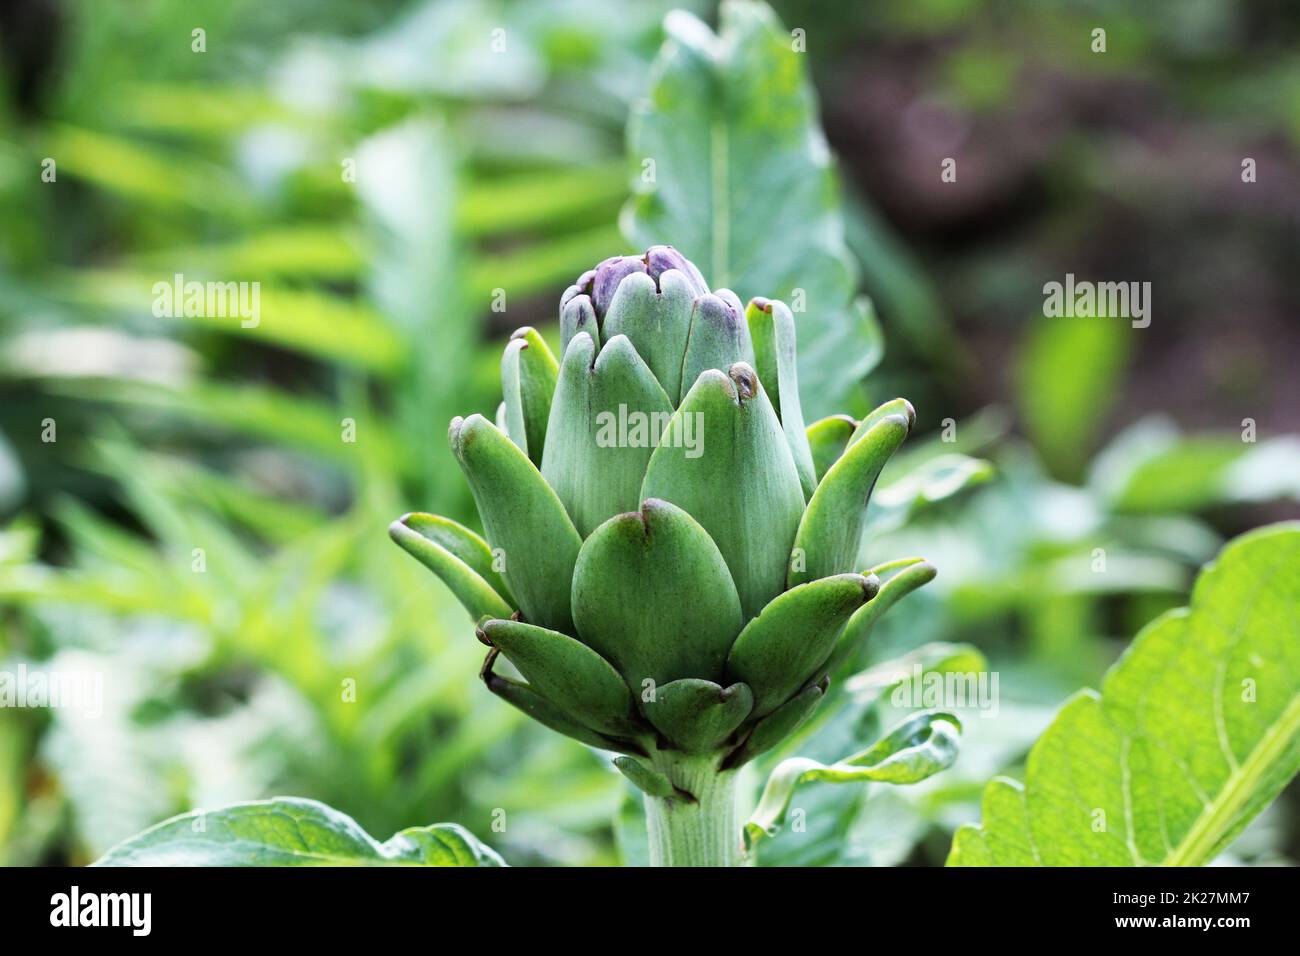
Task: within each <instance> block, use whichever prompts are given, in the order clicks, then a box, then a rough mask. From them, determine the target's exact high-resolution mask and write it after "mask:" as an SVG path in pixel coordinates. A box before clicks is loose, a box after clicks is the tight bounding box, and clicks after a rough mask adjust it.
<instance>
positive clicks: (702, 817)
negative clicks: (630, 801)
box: [645, 758, 743, 866]
mask: <svg viewBox="0 0 1300 956" xmlns="http://www.w3.org/2000/svg"><path fill="white" fill-rule="evenodd" d="M660 769H661V770H662V771H663V772H664V773H665V774H667V775H668V778H669V779H670V780H671V781H672V782H673V786H675V787H676V788H677V789H678V790H679V791H684V793H683V794H682V795H679V796H674V797H667V798H664V797H651V796H646V798H645V812H646V827H647V829H648V830H649V834H650V865H651V866H740V865H741V864H742V862H743V860H742V858H741V852H740V829H739V827H738V826H737V823H736V772H735V771H730V772H725V773H719V772H718V771H717V769H716V767H715V764H714V762H713V761H712V760H708V759H702V758H685V759H679V760H676V761H673V762H672V763H670V764H668V765H666V766H665V765H661V767H660ZM685 794H690V795H691V797H694V799H693V800H692V799H690V798H689V797H687V796H685Z"/></svg>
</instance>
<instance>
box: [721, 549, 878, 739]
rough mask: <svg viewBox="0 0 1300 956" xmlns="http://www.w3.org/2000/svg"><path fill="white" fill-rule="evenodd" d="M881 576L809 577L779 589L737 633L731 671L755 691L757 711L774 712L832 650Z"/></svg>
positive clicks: (730, 658)
mask: <svg viewBox="0 0 1300 956" xmlns="http://www.w3.org/2000/svg"><path fill="white" fill-rule="evenodd" d="M879 586H880V582H879V581H878V580H876V579H875V578H874V577H872V578H866V577H863V576H862V575H860V574H838V575H835V576H834V577H829V578H822V579H821V580H818V581H810V582H808V583H807V584H801V585H799V586H798V587H795V588H791V589H790V590H789V591H786V592H785V593H784V594H781V595H778V596H777V597H776V598H774V599H773V600H772V603H771V604H769V605H768V606H767V607H765V608H763V610H762V612H760V613H759V615H758V616H757V617H755V618H754V619H753V620H752V621H750V622H749V623H748V624H746V625H745V629H744V630H743V631H741V632H740V636H739V637H737V638H736V643H735V645H734V646H733V647H732V648H731V653H730V655H729V656H728V657H727V676H728V677H729V678H730V679H732V680H738V681H744V682H745V683H746V684H748V685H749V686H750V688H752V689H753V691H754V716H756V717H763V716H765V715H767V714H770V713H771V712H772V711H774V710H775V709H776V708H777V707H779V706H780V705H781V704H784V703H785V702H786V700H787V699H788V698H789V697H790V696H791V695H792V694H793V693H794V692H795V691H797V690H798V689H799V688H800V687H801V686H802V685H803V684H804V682H805V681H807V680H808V679H809V678H811V677H812V676H813V675H814V674H815V673H816V672H817V670H818V668H820V667H821V666H822V665H823V664H824V663H825V662H826V658H827V657H829V656H830V653H831V649H832V648H833V647H834V646H835V638H836V635H838V634H839V632H840V629H841V628H843V627H844V622H845V621H847V620H848V619H849V616H850V615H852V614H853V612H854V611H856V610H858V608H860V607H862V606H863V604H865V603H866V602H868V601H870V600H871V598H872V597H873V596H874V595H875V593H876V591H877V589H878V588H879Z"/></svg>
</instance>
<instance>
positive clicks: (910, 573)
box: [826, 558, 939, 673]
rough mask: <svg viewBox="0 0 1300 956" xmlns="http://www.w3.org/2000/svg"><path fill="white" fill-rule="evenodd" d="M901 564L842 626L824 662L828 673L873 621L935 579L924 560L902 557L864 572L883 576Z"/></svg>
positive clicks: (935, 571) (860, 641)
mask: <svg viewBox="0 0 1300 956" xmlns="http://www.w3.org/2000/svg"><path fill="white" fill-rule="evenodd" d="M900 565H901V566H902V569H901V570H897V571H896V572H895V573H894V574H892V575H891V576H890V577H889V578H888V579H887V580H886V581H885V583H884V584H882V585H881V586H880V591H879V593H877V594H876V596H875V597H874V598H872V599H871V600H870V601H868V602H867V603H866V604H865V605H863V607H862V609H861V610H860V611H858V612H857V613H856V614H854V615H853V616H852V617H851V618H849V622H848V623H847V624H845V625H844V630H843V631H842V632H841V633H840V636H839V639H838V640H837V641H836V642H835V649H834V651H832V652H831V655H830V659H829V660H828V661H827V662H826V671H827V673H829V672H830V671H833V670H834V669H835V668H836V666H838V665H839V663H840V661H842V660H844V659H845V658H846V657H848V655H849V654H850V653H851V652H852V651H853V649H854V648H855V647H857V646H858V645H860V644H861V643H862V642H863V641H865V640H866V639H867V636H868V635H869V634H870V633H871V629H872V628H873V627H875V626H876V622H877V621H879V620H880V619H881V618H882V617H884V615H885V613H886V612H887V611H888V610H889V609H890V608H891V607H893V606H894V605H895V604H897V603H898V602H899V601H901V600H902V599H903V598H905V597H907V595H909V594H911V593H912V592H913V591H915V590H916V589H917V588H919V587H922V586H923V585H926V584H929V583H930V582H931V581H933V580H934V578H935V575H936V574H938V573H939V572H938V571H937V570H936V569H935V566H934V565H933V564H931V563H930V562H929V561H926V560H925V559H924V558H904V559H902V560H901V561H892V562H890V563H889V564H888V565H881V566H880V567H878V568H873V569H872V570H871V571H868V572H867V573H868V574H877V575H884V574H885V573H886V572H887V571H888V570H891V569H896V568H898V567H899V566H900Z"/></svg>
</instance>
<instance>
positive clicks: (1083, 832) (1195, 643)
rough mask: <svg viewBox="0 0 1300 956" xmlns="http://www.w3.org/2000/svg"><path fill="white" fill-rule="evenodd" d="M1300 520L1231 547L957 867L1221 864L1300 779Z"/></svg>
mask: <svg viewBox="0 0 1300 956" xmlns="http://www.w3.org/2000/svg"><path fill="white" fill-rule="evenodd" d="M1298 605H1300V524H1296V523H1287V524H1280V525H1274V526H1271V527H1266V528H1262V529H1259V530H1257V531H1253V532H1250V533H1248V534H1245V535H1243V536H1241V537H1239V538H1237V539H1235V540H1234V541H1232V542H1230V543H1229V544H1228V545H1227V546H1226V547H1225V548H1224V550H1223V551H1222V553H1221V554H1220V555H1219V557H1218V559H1217V560H1216V561H1215V562H1213V563H1212V564H1210V565H1208V566H1207V567H1206V568H1205V569H1204V570H1203V571H1202V572H1201V575H1200V576H1199V577H1198V578H1197V581H1196V585H1195V588H1194V589H1193V592H1192V599H1191V605H1190V607H1188V608H1183V609H1179V610H1176V611H1171V612H1169V613H1167V614H1164V615H1162V616H1161V617H1159V618H1157V619H1156V620H1155V621H1153V622H1152V623H1151V624H1149V625H1147V627H1146V628H1144V629H1143V630H1142V632H1141V633H1140V634H1139V635H1138V636H1137V637H1136V638H1135V639H1134V641H1133V644H1132V646H1130V647H1129V649H1128V650H1127V651H1126V652H1125V654H1124V656H1123V657H1121V658H1120V660H1119V661H1118V662H1117V663H1116V664H1115V665H1114V666H1113V667H1112V668H1111V669H1110V671H1109V672H1107V675H1106V678H1105V680H1104V682H1103V683H1102V689H1101V693H1100V694H1098V693H1096V692H1094V691H1081V692H1079V693H1078V694H1076V695H1075V696H1074V697H1073V698H1071V699H1070V701H1069V702H1068V703H1067V704H1066V705H1065V706H1064V707H1063V708H1062V709H1061V711H1060V713H1059V714H1058V715H1057V717H1056V720H1055V721H1053V723H1052V725H1051V726H1050V727H1048V729H1047V730H1046V731H1045V732H1044V733H1043V735H1042V736H1041V737H1040V738H1039V739H1038V742H1037V743H1036V744H1035V745H1034V747H1033V749H1032V750H1031V751H1030V754H1029V759H1028V762H1027V765H1026V773H1025V783H1024V785H1023V786H1021V785H1019V784H1016V783H1014V782H1012V781H1007V780H1004V779H998V780H995V781H994V782H992V783H990V784H989V787H988V788H987V790H986V791H985V797H984V813H985V816H984V821H983V823H982V825H980V826H975V825H969V824H968V825H967V826H964V827H962V828H961V829H960V830H958V831H957V834H956V836H955V837H954V839H953V846H952V852H951V853H950V855H949V857H948V863H949V865H951V866H1008V865H1016V866H1032V865H1046V866H1089V865H1108V866H1134V865H1157V866H1195V865H1200V864H1204V863H1208V862H1210V861H1211V860H1212V859H1214V857H1215V856H1216V855H1218V854H1219V853H1220V852H1221V851H1222V850H1223V849H1224V848H1225V847H1226V846H1227V845H1228V844H1229V843H1230V842H1231V841H1232V840H1233V838H1234V837H1235V836H1236V835H1237V834H1238V833H1240V832H1241V830H1242V829H1244V828H1245V826H1246V824H1247V823H1249V822H1250V820H1251V819H1252V818H1253V817H1255V816H1256V814H1258V813H1259V812H1260V811H1261V810H1262V809H1263V808H1264V807H1265V806H1267V805H1268V804H1269V803H1270V802H1271V801H1272V800H1273V798H1274V797H1276V796H1277V794H1278V793H1279V792H1280V791H1281V790H1282V788H1283V787H1284V786H1286V784H1287V782H1288V781H1289V780H1290V779H1291V778H1292V777H1293V776H1295V774H1296V772H1297V771H1298V770H1300V618H1297V616H1296V607H1297V606H1298Z"/></svg>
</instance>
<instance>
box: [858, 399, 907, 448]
mask: <svg viewBox="0 0 1300 956" xmlns="http://www.w3.org/2000/svg"><path fill="white" fill-rule="evenodd" d="M890 415H894V416H897V417H900V418H903V419H905V420H906V421H907V431H908V433H909V434H910V433H911V431H912V429H913V428H915V427H916V409H915V408H913V407H912V403H911V402H909V401H908V400H907V399H905V398H891V399H890V400H889V401H887V402H885V403H884V404H883V405H881V406H879V407H878V408H874V409H872V410H871V411H870V412H868V413H867V414H866V415H864V416H863V418H862V421H860V422H858V424H857V427H856V428H854V429H853V434H852V435H850V436H849V444H850V445H856V444H857V443H858V442H860V441H861V440H862V437H863V436H864V435H866V434H867V432H869V431H871V429H873V428H875V427H876V425H878V424H879V423H880V422H882V421H884V420H885V419H886V418H888V417H889V416H890Z"/></svg>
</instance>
